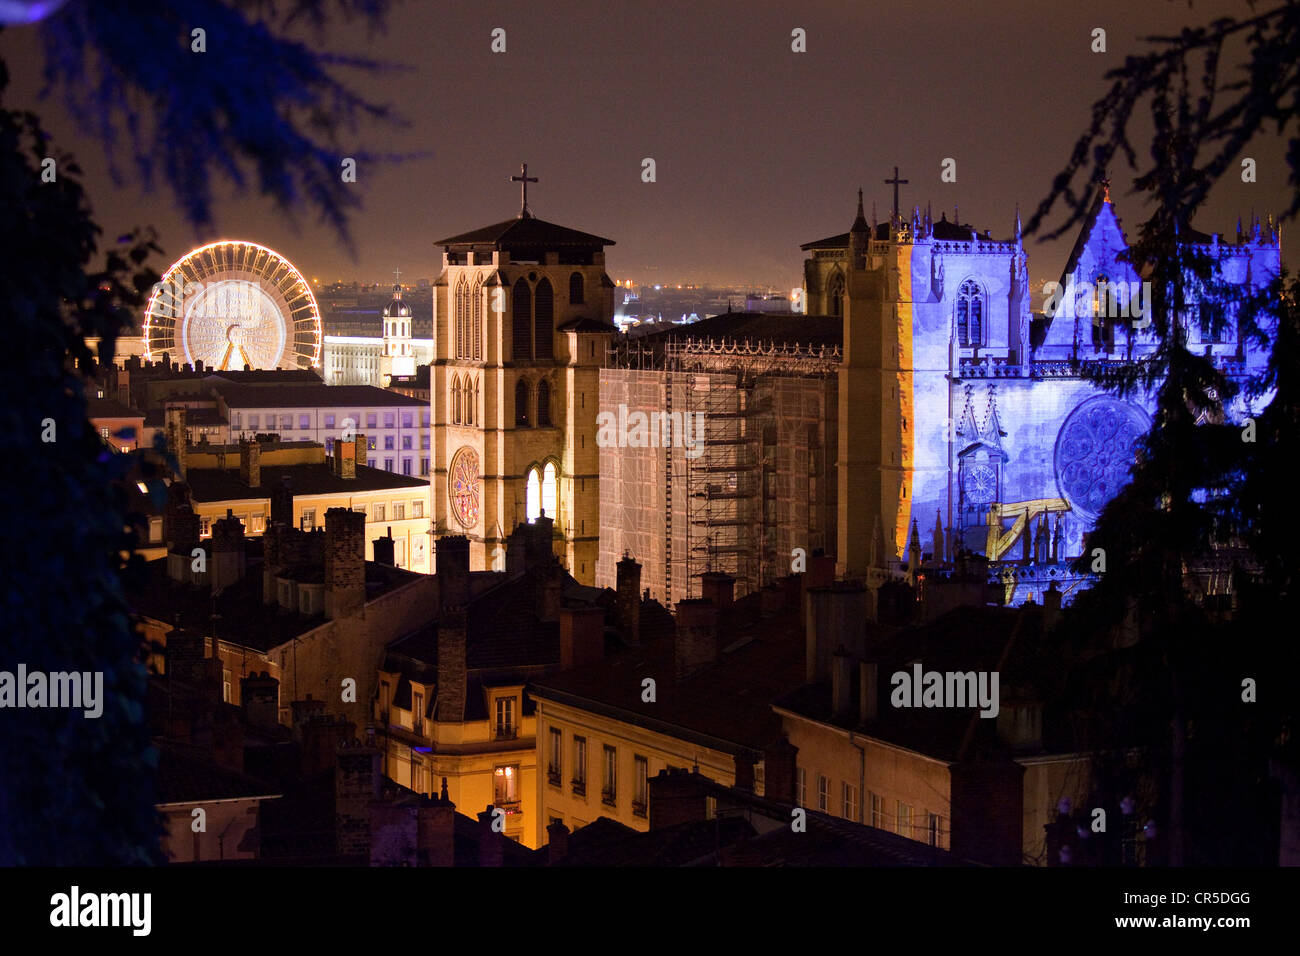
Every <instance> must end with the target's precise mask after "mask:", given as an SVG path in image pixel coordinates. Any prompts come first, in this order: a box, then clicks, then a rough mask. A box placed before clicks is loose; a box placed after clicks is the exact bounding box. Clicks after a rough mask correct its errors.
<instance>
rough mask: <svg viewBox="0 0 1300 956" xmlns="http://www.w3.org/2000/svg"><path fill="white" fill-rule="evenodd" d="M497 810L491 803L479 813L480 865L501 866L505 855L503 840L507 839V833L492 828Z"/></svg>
mask: <svg viewBox="0 0 1300 956" xmlns="http://www.w3.org/2000/svg"><path fill="white" fill-rule="evenodd" d="M495 811H496V808H495V807H494V806H492V804H490V803H489V804H488V808H487V809H486V810H484V811H483V812H482V813H480V814H479V815H478V865H479V866H500V865H501V863H502V860H503V858H504V856H505V846H504V845H503V844H502V842H501V841H502V840H504V839H506V835H505V834H504V833H498V832H497V831H496V830H494V829H492V821H493V819H494V818H495V817H496V812H495Z"/></svg>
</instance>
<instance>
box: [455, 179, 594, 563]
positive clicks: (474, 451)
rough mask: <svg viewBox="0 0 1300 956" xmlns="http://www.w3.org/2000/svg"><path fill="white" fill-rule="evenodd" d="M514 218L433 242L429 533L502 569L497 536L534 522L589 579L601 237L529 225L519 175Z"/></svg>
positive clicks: (502, 541) (524, 183)
mask: <svg viewBox="0 0 1300 956" xmlns="http://www.w3.org/2000/svg"><path fill="white" fill-rule="evenodd" d="M512 179H513V180H514V181H516V182H519V183H520V184H521V187H522V193H523V195H522V198H521V204H520V205H521V208H520V211H519V215H517V216H516V217H515V218H513V219H508V220H506V221H505V222H499V223H496V224H494V225H491V226H485V227H483V228H481V229H475V230H472V231H470V232H465V233H461V234H459V235H455V236H451V237H449V238H447V239H442V240H439V241H438V243H437V244H438V245H440V246H442V247H443V258H442V262H443V267H442V272H441V275H440V276H439V277H438V280H437V281H436V282H435V283H434V288H433V320H434V321H433V334H434V361H433V367H432V369H431V370H430V381H429V386H430V391H431V398H430V402H431V405H432V408H431V418H432V446H433V448H432V460H433V466H432V474H431V475H430V480H431V482H432V489H431V496H432V499H433V516H432V517H433V525H434V530H435V533H437V534H439V535H441V534H459V535H465V536H466V537H468V538H469V540H470V567H471V568H472V569H474V570H492V569H494V567H495V568H497V569H504V567H505V548H506V537H507V536H508V535H509V534H510V532H511V531H512V530H513V529H514V527H515V525H517V524H518V523H520V522H523V521H533V520H535V519H537V518H538V517H540V516H542V515H543V514H544V515H545V516H546V517H548V518H550V519H552V520H553V521H554V535H555V536H554V542H553V544H554V548H555V552H556V554H557V555H558V556H559V558H560V560H561V562H562V563H563V564H564V565H565V567H566V568H567V569H568V571H569V573H571V574H572V575H573V576H574V577H575V578H577V579H578V580H579V581H581V582H582V583H584V584H592V583H593V582H594V580H595V571H596V556H597V540H598V534H599V529H600V478H599V467H598V461H599V455H598V451H599V450H598V448H597V446H596V431H597V429H596V414H597V412H598V411H599V410H600V409H599V406H600V368H601V366H602V365H603V363H604V360H605V350H606V348H607V347H608V344H609V337H610V335H611V334H612V333H613V332H614V331H615V329H614V325H613V321H612V320H613V315H614V284H613V282H611V281H610V279H609V277H608V276H607V275H606V274H605V251H604V247H605V246H610V245H613V244H614V243H613V241H612V240H609V239H603V238H601V237H600V236H595V235H591V234H589V233H585V232H579V231H578V230H576V229H570V228H567V227H565V226H560V225H556V224H554V223H550V222H546V221H544V220H541V219H538V218H536V217H535V216H534V215H533V214H532V211H531V210H530V209H529V207H528V194H527V189H528V184H529V183H530V182H536V181H537V180H536V178H535V177H530V176H529V175H528V170H527V166H524V167H523V169H522V170H521V174H520V175H519V176H515V177H512Z"/></svg>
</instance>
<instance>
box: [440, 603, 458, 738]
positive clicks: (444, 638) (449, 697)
mask: <svg viewBox="0 0 1300 956" xmlns="http://www.w3.org/2000/svg"><path fill="white" fill-rule="evenodd" d="M465 643H466V613H465V610H464V608H446V609H444V610H443V611H442V613H441V614H440V615H439V616H438V691H437V693H438V697H437V710H436V711H435V713H434V719H435V720H437V721H451V722H455V723H459V722H461V721H463V720H464V719H465V695H466V689H465Z"/></svg>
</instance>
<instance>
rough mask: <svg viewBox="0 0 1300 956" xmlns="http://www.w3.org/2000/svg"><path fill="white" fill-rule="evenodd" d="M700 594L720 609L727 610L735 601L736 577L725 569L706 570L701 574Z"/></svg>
mask: <svg viewBox="0 0 1300 956" xmlns="http://www.w3.org/2000/svg"><path fill="white" fill-rule="evenodd" d="M700 594H701V596H702V597H703V598H704V599H705V600H707V601H712V602H713V606H714V607H716V608H717V609H718V610H719V611H725V610H726V609H727V608H729V607H731V605H732V603H733V601H734V598H735V594H736V579H735V578H733V577H732V576H731V575H730V574H727V573H726V572H725V571H706V572H705V573H704V574H701V575H700Z"/></svg>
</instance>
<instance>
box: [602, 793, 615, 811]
mask: <svg viewBox="0 0 1300 956" xmlns="http://www.w3.org/2000/svg"><path fill="white" fill-rule="evenodd" d="M615 796H616V795H615V793H614V791H613V790H602V791H600V802H601V803H603V804H605V805H606V806H609V807H613V806H617V804H616V803H615V799H614V798H615Z"/></svg>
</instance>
